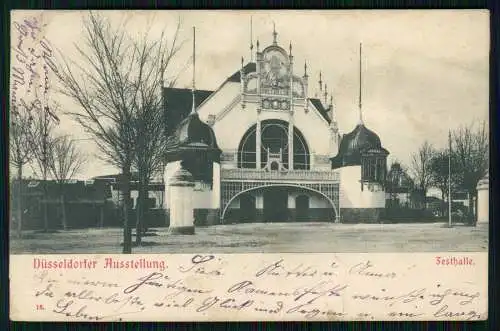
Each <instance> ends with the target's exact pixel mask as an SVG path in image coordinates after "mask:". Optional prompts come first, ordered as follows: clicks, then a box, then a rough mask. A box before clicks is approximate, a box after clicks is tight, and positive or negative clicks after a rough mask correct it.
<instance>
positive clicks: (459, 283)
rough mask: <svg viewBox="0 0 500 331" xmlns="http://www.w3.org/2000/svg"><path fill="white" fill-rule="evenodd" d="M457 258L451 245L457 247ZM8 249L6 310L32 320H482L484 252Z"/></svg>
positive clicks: (485, 276) (18, 316) (485, 263)
mask: <svg viewBox="0 0 500 331" xmlns="http://www.w3.org/2000/svg"><path fill="white" fill-rule="evenodd" d="M456 255H457V257H460V256H459V255H460V254H456ZM467 258H469V259H472V260H473V261H474V266H471V265H464V266H463V267H462V268H461V269H460V268H458V269H457V267H456V266H455V267H453V268H448V269H447V268H443V267H442V266H436V264H435V257H434V256H432V255H431V254H426V253H422V254H412V257H411V259H408V257H407V255H405V254H337V255H334V254H279V255H278V254H264V255H261V254H260V255H259V254H248V255H245V257H244V258H242V256H241V255H230V254H228V255H177V254H176V255H141V256H140V257H136V256H119V255H113V256H108V255H103V256H99V255H98V256H87V255H78V256H72V257H70V258H68V257H67V256H58V255H53V256H24V255H13V256H11V318H12V319H23V320H33V321H43V320H54V321H152V320H155V321H186V320H199V321H210V320H484V319H486V318H487V255H486V254H485V253H473V254H468V256H467Z"/></svg>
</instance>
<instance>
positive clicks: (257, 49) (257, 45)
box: [257, 39, 260, 52]
mask: <svg viewBox="0 0 500 331" xmlns="http://www.w3.org/2000/svg"><path fill="white" fill-rule="evenodd" d="M259 45H260V43H259V39H257V52H258V51H259Z"/></svg>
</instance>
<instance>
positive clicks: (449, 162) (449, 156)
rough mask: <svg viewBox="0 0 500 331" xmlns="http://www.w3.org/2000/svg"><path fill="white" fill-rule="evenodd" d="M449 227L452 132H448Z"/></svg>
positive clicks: (449, 221) (449, 218)
mask: <svg viewBox="0 0 500 331" xmlns="http://www.w3.org/2000/svg"><path fill="white" fill-rule="evenodd" d="M448 143H449V154H448V226H449V227H450V228H451V131H448Z"/></svg>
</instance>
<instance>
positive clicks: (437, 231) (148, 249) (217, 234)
mask: <svg viewBox="0 0 500 331" xmlns="http://www.w3.org/2000/svg"><path fill="white" fill-rule="evenodd" d="M150 234H151V235H149V236H146V237H144V238H143V241H144V245H143V246H142V247H134V248H133V253H139V254H140V253H144V254H155V253H200V252H202V253H330V252H332V253H362V252H368V253H371V252H380V253H384V252H385V253H389V252H390V253H392V252H484V251H488V224H478V225H477V226H476V227H468V226H463V225H455V226H454V227H452V228H447V227H446V225H445V224H444V223H411V224H333V223H244V224H228V225H216V226H209V227H198V228H196V234H195V235H171V234H170V233H169V232H168V228H156V229H152V231H151V232H150ZM122 236H123V231H122V230H121V229H119V228H103V229H97V228H90V229H78V230H68V231H59V232H57V233H37V232H34V231H25V232H23V236H22V238H17V237H15V235H12V236H11V239H10V252H11V254H116V253H121V250H122V248H121V243H122V242H123V237H122Z"/></svg>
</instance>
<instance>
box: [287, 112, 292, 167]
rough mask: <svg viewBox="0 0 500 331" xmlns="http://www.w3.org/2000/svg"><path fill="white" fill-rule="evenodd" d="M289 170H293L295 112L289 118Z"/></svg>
mask: <svg viewBox="0 0 500 331" xmlns="http://www.w3.org/2000/svg"><path fill="white" fill-rule="evenodd" d="M288 170H293V113H290V119H289V120H288Z"/></svg>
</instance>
